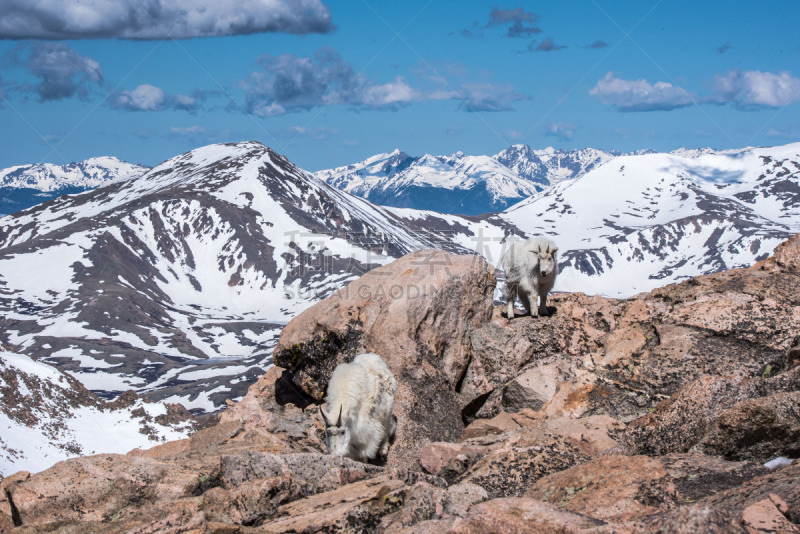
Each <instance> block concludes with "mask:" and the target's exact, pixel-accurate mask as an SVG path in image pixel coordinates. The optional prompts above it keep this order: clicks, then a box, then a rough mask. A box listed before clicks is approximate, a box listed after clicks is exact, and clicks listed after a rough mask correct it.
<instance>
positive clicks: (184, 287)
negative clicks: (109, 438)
mask: <svg viewBox="0 0 800 534" xmlns="http://www.w3.org/2000/svg"><path fill="white" fill-rule="evenodd" d="M430 243H432V241H429V240H428V238H427V237H426V235H425V232H422V231H420V229H419V228H417V227H415V226H414V225H413V224H408V223H405V222H404V221H402V220H400V219H399V218H398V217H397V216H395V215H394V214H392V213H390V212H388V211H386V210H385V209H383V208H380V207H377V206H373V205H372V204H370V203H369V202H367V201H365V200H362V199H360V198H358V197H353V196H350V195H348V194H346V193H344V192H341V191H339V190H338V189H335V188H333V187H330V186H328V185H326V184H324V183H322V182H320V181H319V180H317V179H315V178H314V177H312V176H311V175H309V174H308V173H306V172H305V171H302V170H300V169H298V168H297V167H295V166H294V165H292V164H291V163H290V162H289V161H287V160H286V159H285V158H284V157H283V156H280V155H278V154H276V153H275V152H273V151H272V150H270V149H269V148H267V147H265V146H263V145H261V144H259V143H255V142H245V143H237V144H230V145H211V146H208V147H203V148H200V149H197V150H194V151H192V152H189V153H187V154H184V155H181V156H178V157H176V158H172V159H171V160H168V161H166V162H164V163H162V164H160V165H158V166H157V167H155V168H153V169H151V170H150V171H148V172H147V173H145V174H144V175H142V176H140V177H138V178H134V179H129V180H123V181H118V182H114V183H112V184H110V185H107V186H104V187H100V188H98V189H95V190H93V191H90V192H86V193H83V194H79V195H71V196H66V197H61V198H58V199H56V200H54V201H52V202H50V203H47V204H45V205H40V206H37V207H34V208H31V209H28V210H25V211H22V212H19V213H17V214H15V215H12V216H8V217H5V218H3V219H0V341H3V342H5V343H7V344H9V345H11V346H14V347H16V348H18V349H19V350H20V351H22V352H25V353H28V354H35V355H36V357H37V360H39V361H43V362H46V363H50V364H53V365H56V366H57V367H59V368H60V369H62V370H66V371H68V372H70V373H71V374H72V375H73V376H75V377H77V378H78V379H79V380H81V382H83V383H84V385H86V387H88V388H89V389H90V390H92V391H94V392H95V393H97V394H99V395H100V396H102V397H104V398H112V397H114V396H116V395H117V394H119V393H120V392H122V391H125V390H127V389H135V390H136V391H138V392H140V393H142V394H145V395H147V396H148V398H150V399H155V400H167V401H174V402H181V403H182V404H184V405H185V406H187V407H188V408H196V409H200V410H213V409H215V408H218V407H220V406H224V401H225V399H226V398H235V397H237V396H240V395H242V394H243V393H244V392H245V391H246V389H247V386H248V385H249V384H250V383H251V382H252V381H253V380H255V379H256V378H257V377H258V376H260V375H261V374H262V373H263V371H264V369H265V368H266V367H267V366H268V365H269V362H270V360H271V352H272V347H273V345H274V342H275V340H276V338H277V335H278V333H279V331H280V329H281V327H282V325H283V324H285V322H286V321H288V320H289V319H290V318H291V317H293V316H294V315H295V314H296V313H297V312H298V311H300V310H302V309H303V308H305V307H306V306H308V305H310V304H311V303H313V302H315V301H316V300H318V299H320V298H322V297H324V296H326V295H327V294H329V293H330V292H331V291H333V290H335V289H337V288H339V287H341V286H342V285H343V284H344V283H345V282H346V281H348V280H351V279H353V278H355V277H357V276H359V275H360V274H362V273H363V272H365V271H366V270H368V269H370V268H371V266H373V265H377V264H382V263H385V262H387V261H389V260H390V259H392V258H394V257H398V256H400V255H402V254H405V253H406V252H408V251H409V250H411V249H412V248H421V247H424V246H427V245H429V244H430Z"/></svg>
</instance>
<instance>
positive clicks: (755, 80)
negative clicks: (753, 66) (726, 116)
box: [714, 70, 800, 107]
mask: <svg viewBox="0 0 800 534" xmlns="http://www.w3.org/2000/svg"><path fill="white" fill-rule="evenodd" d="M714 93H715V96H716V101H717V102H719V103H734V104H737V105H740V106H768V107H781V106H786V105H789V104H791V103H793V102H797V101H800V79H798V78H795V77H793V76H792V75H791V74H790V73H789V72H788V71H783V72H780V73H778V74H773V73H771V72H761V71H757V70H750V71H745V72H742V71H740V70H730V71H728V72H727V73H726V74H718V75H716V76H714Z"/></svg>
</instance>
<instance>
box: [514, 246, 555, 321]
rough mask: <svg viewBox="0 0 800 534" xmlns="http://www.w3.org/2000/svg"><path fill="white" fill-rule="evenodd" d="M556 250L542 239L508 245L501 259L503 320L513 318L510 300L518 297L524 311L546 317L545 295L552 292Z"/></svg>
mask: <svg viewBox="0 0 800 534" xmlns="http://www.w3.org/2000/svg"><path fill="white" fill-rule="evenodd" d="M557 251H558V247H557V246H556V244H555V243H553V242H552V241H550V240H549V239H547V238H545V237H534V238H533V239H529V240H528V241H521V242H517V243H514V244H513V245H511V246H510V247H509V248H508V250H507V251H506V253H505V255H504V256H503V270H504V271H505V272H506V291H505V295H506V306H507V311H506V313H507V315H506V316H507V317H508V318H509V319H512V318H513V317H514V300H515V299H516V297H519V300H520V301H522V305H523V306H524V307H525V311H527V312H528V313H530V314H531V315H534V316H535V315H537V306H536V297H537V296H538V297H539V306H538V314H540V315H547V294H548V293H549V292H550V290H552V289H553V285H554V284H555V282H556V275H557V274H558V259H557V258H556V252H557Z"/></svg>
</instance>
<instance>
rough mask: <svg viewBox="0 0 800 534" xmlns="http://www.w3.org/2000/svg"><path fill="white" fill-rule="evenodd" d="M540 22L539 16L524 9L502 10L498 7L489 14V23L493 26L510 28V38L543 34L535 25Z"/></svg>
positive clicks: (489, 25)
mask: <svg viewBox="0 0 800 534" xmlns="http://www.w3.org/2000/svg"><path fill="white" fill-rule="evenodd" d="M538 20H539V15H537V14H536V13H532V12H530V11H525V9H524V8H522V7H518V8H515V9H500V8H498V7H497V6H495V7H493V8H492V11H491V12H490V13H489V23H488V24H487V25H486V26H487V27H491V26H506V25H507V26H508V34H507V35H508V36H509V37H530V36H531V35H533V34H537V33H541V32H542V30H541V29H540V28H538V27H537V26H536V25H535V24H536V23H537V21H538Z"/></svg>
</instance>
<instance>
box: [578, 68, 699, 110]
mask: <svg viewBox="0 0 800 534" xmlns="http://www.w3.org/2000/svg"><path fill="white" fill-rule="evenodd" d="M589 94H590V95H592V96H595V97H597V98H598V99H599V100H600V101H601V102H603V103H604V104H607V105H609V106H612V107H613V108H615V109H616V110H617V111H668V110H672V109H677V108H682V107H685V106H688V105H691V104H692V102H693V99H692V95H690V94H689V93H688V92H687V91H686V90H685V89H683V88H681V87H676V86H674V85H672V84H670V83H667V82H656V83H655V84H650V83H649V82H648V81H647V80H644V79H642V80H622V79H620V78H615V77H614V73H613V72H609V73H607V74H606V75H605V76H603V77H602V78H600V80H598V82H597V85H595V86H594V88H592V90H591V91H589Z"/></svg>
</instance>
